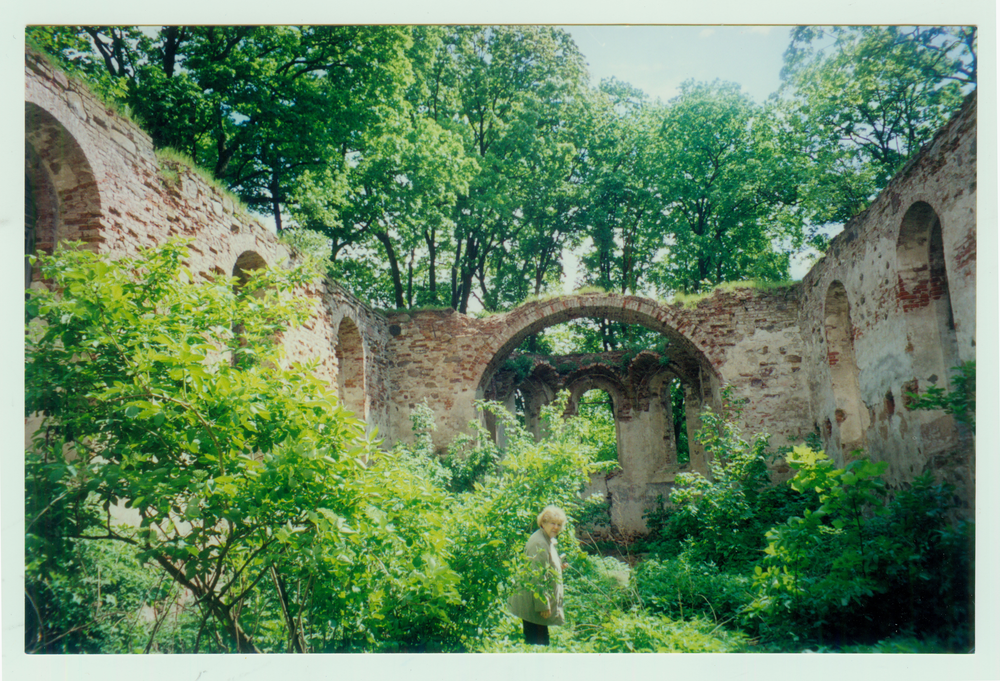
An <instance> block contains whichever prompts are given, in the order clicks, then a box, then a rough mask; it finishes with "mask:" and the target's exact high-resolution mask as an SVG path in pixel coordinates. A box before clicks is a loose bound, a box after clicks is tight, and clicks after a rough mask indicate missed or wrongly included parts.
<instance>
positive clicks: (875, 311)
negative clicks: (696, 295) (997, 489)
mask: <svg viewBox="0 0 1000 681" xmlns="http://www.w3.org/2000/svg"><path fill="white" fill-rule="evenodd" d="M915 206H917V207H918V208H919V209H920V210H918V211H916V212H917V213H922V214H924V215H926V216H928V219H929V220H933V218H934V216H936V217H937V218H938V219H939V221H940V235H941V236H940V238H941V243H942V245H943V256H944V267H945V271H946V286H947V292H948V294H949V295H948V296H943V294H944V290H943V286H944V285H945V281H943V280H942V277H941V272H940V270H939V268H938V272H937V273H936V276H930V275H935V272H934V271H933V270H934V269H935V268H934V267H933V266H932V264H930V262H929V261H930V260H932V259H933V258H931V257H929V256H928V255H926V252H927V250H928V248H930V245H929V244H928V243H926V242H925V241H922V240H921V239H924V238H925V236H926V235H921V237H920V238H919V239H917V240H916V241H918V242H919V244H918V245H919V247H920V249H923V250H922V253H923V255H921V256H920V257H916V260H918V261H919V260H920V259H921V258H922V259H923V264H920V265H919V266H917V267H916V268H914V269H916V270H917V271H918V272H917V275H918V276H919V275H921V274H923V275H928V276H927V277H926V280H925V281H924V283H923V285H921V286H910V285H909V284H908V282H907V279H911V278H912V277H913V276H914V275H912V274H908V273H907V272H906V271H905V270H906V269H907V267H906V265H905V263H903V262H901V259H902V258H903V257H904V256H905V254H904V253H902V252H901V251H900V248H899V246H900V238H901V237H900V235H901V231H902V230H903V224H904V218H905V217H906V216H907V214H908V213H909V212H910V211H911V209H914V207H915ZM929 211H933V212H932V213H930V212H929ZM911 215H912V213H911ZM910 259H911V260H912V259H913V257H910ZM975 279H976V98H975V95H972V96H971V97H970V98H969V99H968V100H967V101H966V103H965V105H964V107H963V108H962V110H961V112H960V113H959V114H958V115H957V116H956V117H955V118H954V119H953V120H952V121H951V122H950V123H949V124H948V125H947V126H946V127H945V128H943V129H942V130H941V131H940V132H939V133H938V135H937V136H936V137H935V139H934V140H933V141H932V142H931V143H930V144H929V145H928V146H927V147H926V148H925V149H924V150H923V152H922V153H921V155H920V156H919V157H918V158H917V159H915V160H914V161H913V162H912V163H911V164H910V165H909V166H908V167H907V168H905V169H904V170H903V171H902V172H901V173H900V174H899V175H897V176H896V177H895V178H894V179H893V180H892V181H891V182H890V184H889V186H888V187H887V188H886V189H885V190H884V191H883V192H882V193H881V194H880V195H879V197H878V198H877V199H876V200H875V201H874V202H873V203H872V205H871V206H870V207H869V208H868V210H866V211H865V212H864V213H862V214H861V215H859V216H858V217H856V218H855V219H853V220H852V221H851V222H849V223H848V224H847V225H846V226H845V228H844V231H843V232H842V233H841V234H839V235H838V236H837V237H836V238H835V239H834V240H833V242H832V243H831V245H830V248H829V250H828V251H827V254H826V256H825V257H824V258H823V259H822V260H821V261H820V262H819V263H817V264H816V265H815V266H814V267H813V268H812V270H811V271H810V272H809V273H808V274H807V275H806V276H805V277H804V279H803V281H802V291H803V293H802V296H801V314H800V320H801V321H800V323H801V325H802V328H803V333H804V337H803V341H804V345H805V351H804V357H805V363H806V364H805V366H806V370H807V375H808V380H809V395H810V401H811V411H812V413H813V418H814V427H816V428H818V429H820V431H821V432H822V433H823V436H824V439H825V441H826V445H827V450H828V451H829V452H831V453H832V454H834V455H835V456H837V457H838V458H839V459H840V460H841V461H843V458H844V455H845V452H843V451H842V445H843V444H844V443H842V442H841V438H840V433H839V428H838V423H837V414H836V412H837V408H838V400H837V395H836V394H835V391H834V389H833V384H832V380H831V361H833V363H834V366H836V363H837V361H839V360H840V358H839V357H837V356H834V355H833V354H832V353H830V351H829V348H828V347H827V345H828V339H827V335H828V334H826V333H825V329H824V326H825V324H826V320H827V317H829V315H828V314H827V313H826V311H825V306H826V304H827V298H828V292H829V291H830V290H831V286H833V285H834V284H835V283H836V282H839V283H840V284H842V285H843V289H844V291H845V292H846V298H847V302H848V304H849V315H850V323H851V325H852V327H853V328H852V329H851V330H850V333H851V338H852V339H853V354H854V366H853V367H851V368H852V370H853V373H854V374H855V376H856V379H855V380H856V381H857V392H858V398H859V400H860V404H861V406H860V410H861V411H862V412H866V414H865V413H862V414H861V416H862V417H863V420H867V422H868V426H867V428H865V429H864V433H863V437H862V441H861V442H859V443H858V444H859V445H861V446H864V447H865V449H866V451H867V452H869V453H871V454H872V455H873V456H874V457H875V458H879V459H882V460H885V461H888V462H889V464H890V468H889V472H888V478H889V480H890V481H891V482H893V483H900V482H903V481H906V480H910V479H912V478H913V477H914V476H915V475H917V474H919V473H921V472H922V471H923V470H925V469H927V468H933V469H940V468H946V469H948V470H947V472H945V473H943V475H944V476H945V477H948V478H949V479H951V481H952V482H955V483H958V484H959V485H960V486H964V487H966V488H967V489H971V484H972V479H973V478H972V476H973V470H972V467H973V462H972V456H971V440H970V439H969V438H968V437H967V436H968V433H965V432H959V430H958V429H957V428H956V425H955V424H954V422H953V421H952V419H951V418H950V417H947V416H944V415H943V414H942V412H928V411H910V410H908V409H907V408H906V403H907V401H908V400H907V398H906V396H905V393H906V392H907V391H915V390H917V389H919V390H921V391H923V390H925V389H926V388H927V386H928V385H930V384H932V383H933V382H934V381H933V380H928V379H936V380H937V383H938V385H942V386H945V387H947V384H948V382H947V378H946V376H947V371H948V369H950V367H952V366H955V365H957V364H958V363H959V362H963V361H967V360H973V359H975V356H976V348H975V345H976V302H975V301H976V284H975ZM932 304H934V305H937V306H938V307H942V306H944V305H946V304H947V305H948V306H949V307H950V312H951V316H952V320H951V322H949V320H947V319H946V318H941V319H936V320H932V318H931V316H930V315H923V316H921V315H919V314H915V313H917V312H918V311H919V310H920V309H926V308H928V307H929V306H930V305H932ZM945 316H946V315H945ZM949 326H953V330H950V329H949V328H948V327H949ZM948 348H950V350H949V349H948ZM927 353H936V354H940V355H942V357H940V358H938V360H937V362H936V363H937V365H938V366H937V369H935V370H934V371H933V372H932V373H931V375H930V376H927V375H923V376H921V375H920V374H921V371H920V366H918V365H920V364H928V363H929V361H928V360H927V359H926V358H922V357H921V355H922V354H927ZM942 369H943V375H942V371H941V370H942ZM828 423H829V425H828ZM956 443H964V444H962V446H961V447H959V448H960V449H964V450H965V452H966V454H965V456H963V457H960V460H958V461H944V460H940V459H938V458H937V457H939V456H942V455H945V454H948V453H950V452H953V451H954V450H955V448H956Z"/></svg>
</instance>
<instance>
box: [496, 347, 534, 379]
mask: <svg viewBox="0 0 1000 681" xmlns="http://www.w3.org/2000/svg"><path fill="white" fill-rule="evenodd" d="M534 368H535V358H534V357H531V356H530V355H524V354H512V355H511V356H510V357H508V358H507V359H505V360H504V363H503V367H502V369H503V371H512V372H513V373H514V383H521V382H522V381H524V379H526V378H527V377H528V376H529V375H531V371H532V369H534Z"/></svg>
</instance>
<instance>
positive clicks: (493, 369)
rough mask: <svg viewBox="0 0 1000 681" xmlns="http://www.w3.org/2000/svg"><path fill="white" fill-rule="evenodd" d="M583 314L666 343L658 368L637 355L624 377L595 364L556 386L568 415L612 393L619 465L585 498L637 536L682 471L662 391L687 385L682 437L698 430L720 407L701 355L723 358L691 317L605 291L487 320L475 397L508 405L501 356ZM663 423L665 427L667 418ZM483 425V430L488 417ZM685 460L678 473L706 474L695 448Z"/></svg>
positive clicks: (595, 480)
mask: <svg viewBox="0 0 1000 681" xmlns="http://www.w3.org/2000/svg"><path fill="white" fill-rule="evenodd" d="M586 317H590V318H603V319H608V320H611V321H614V322H619V323H623V324H638V325H640V326H643V327H645V328H647V329H651V330H653V331H655V332H657V333H659V334H661V335H662V336H663V337H665V338H666V339H667V346H666V353H667V355H668V356H669V360H668V361H667V362H665V363H662V364H661V361H660V360H661V358H660V357H658V356H657V354H656V353H640V355H639V356H638V357H636V358H634V359H632V360H630V361H629V362H628V367H627V370H626V373H627V376H621V375H619V374H616V373H615V372H614V371H611V370H608V369H607V368H606V367H602V366H601V365H600V364H587V365H585V366H582V367H581V368H580V369H579V370H578V371H576V372H575V373H570V374H569V375H567V376H565V377H563V379H562V380H561V381H559V384H560V385H562V386H563V387H564V388H565V389H567V390H569V391H570V393H571V397H570V402H571V403H570V409H571V410H572V406H573V400H574V399H578V398H579V396H580V394H582V392H583V391H584V390H586V389H589V388H598V389H601V390H605V391H607V392H608V394H609V395H611V396H612V399H613V400H614V403H615V422H616V438H617V442H618V457H619V459H618V460H619V465H620V468H619V469H618V470H617V471H616V472H614V473H611V474H610V475H603V474H601V475H596V476H592V478H591V486H590V493H599V494H602V495H603V496H604V497H605V499H606V500H607V501H608V503H609V512H610V513H611V517H612V525H613V526H614V527H616V528H618V529H620V530H622V531H642V529H643V528H644V527H645V522H644V520H643V514H644V512H646V511H647V510H649V509H650V508H651V507H652V506H653V504H655V502H656V499H657V498H659V497H662V496H665V495H666V494H667V493H668V488H669V487H670V485H672V482H673V479H674V475H675V474H676V473H677V472H679V471H680V470H681V467H679V466H678V464H677V457H676V447H675V445H676V443H675V442H674V441H673V439H672V437H669V436H672V434H673V427H672V425H671V426H669V433H668V426H667V424H666V422H665V420H666V419H667V418H668V417H671V413H670V408H669V406H666V407H664V406H663V394H664V393H663V390H664V388H663V386H664V385H667V384H668V383H669V381H670V380H673V379H675V378H676V379H680V380H682V381H683V383H684V384H685V385H686V386H687V394H688V399H687V400H686V405H689V411H688V415H687V417H686V418H687V428H688V432H693V431H694V430H696V429H697V427H698V425H699V422H700V416H699V414H700V409H701V407H703V406H711V407H712V408H713V409H715V410H718V409H719V408H720V407H721V387H722V382H723V381H722V377H721V376H720V373H719V371H718V369H717V367H716V366H715V364H714V363H713V361H712V359H711V358H710V356H709V354H708V352H706V351H705V350H708V351H709V352H715V353H716V361H717V362H721V360H722V356H721V353H719V348H718V347H717V345H716V344H713V343H710V340H709V336H708V335H707V334H705V333H704V331H703V329H702V328H701V326H700V324H699V323H698V322H699V320H700V319H701V316H700V315H699V313H698V312H696V311H692V310H689V309H685V308H683V307H681V306H666V305H662V304H660V303H657V302H656V301H653V300H649V299H645V298H639V297H635V296H623V295H616V294H606V293H602V294H577V295H567V296H561V297H558V298H553V299H549V300H545V301H539V302H529V303H525V304H524V305H521V306H520V307H518V308H517V309H515V310H513V311H511V312H509V313H507V314H505V315H497V316H496V317H491V318H490V323H491V324H490V329H491V332H490V333H488V335H486V337H485V338H484V339H483V345H482V349H481V350H480V351H479V352H477V359H478V362H479V363H478V366H476V367H475V371H476V372H478V373H474V375H476V376H478V384H477V388H476V397H477V398H483V397H487V396H491V393H494V392H496V393H498V394H497V395H495V397H498V398H500V400H501V401H505V402H508V403H509V402H511V400H510V399H509V398H508V399H506V400H504V398H505V397H506V391H508V390H513V389H515V388H516V386H513V385H511V384H510V379H509V378H507V377H505V376H504V373H505V372H504V371H503V369H502V367H503V364H504V361H505V360H506V358H507V357H508V356H510V354H511V353H512V352H513V351H514V350H515V349H516V348H517V347H519V346H520V345H521V343H522V341H524V339H525V338H527V337H528V336H530V335H532V334H535V333H538V332H539V331H541V330H543V329H545V328H548V327H550V326H554V325H556V324H561V323H564V322H568V321H572V320H574V319H581V318H586ZM702 348H704V349H705V350H703V349H702ZM538 368H539V367H536V372H535V373H537V370H538ZM541 368H545V367H544V366H541ZM549 368H550V369H551V367H549ZM602 369H603V370H604V371H603V372H602ZM553 371H554V370H553ZM550 373H551V371H550ZM605 373H607V374H608V375H607V376H605V375H604V374H605ZM533 375H534V374H532V376H533ZM494 376H497V377H498V383H497V384H493V378H494ZM530 379H531V376H529V380H530ZM623 379H624V382H623ZM536 392H537V391H536ZM526 401H527V400H526ZM535 406H536V407H537V405H535ZM528 411H529V410H528V409H526V410H525V417H526V418H529V417H530V416H531V415H529V414H528ZM670 420H671V422H672V418H670ZM486 425H487V427H489V426H490V423H489V420H488V419H487V423H486ZM536 435H537V433H536ZM690 463H691V465H690V466H685V468H691V469H693V470H699V471H700V472H703V473H704V472H707V465H708V463H707V461H706V459H705V456H704V452H703V451H702V450H701V449H700V448H698V449H697V452H695V453H693V454H692V457H691V462H690Z"/></svg>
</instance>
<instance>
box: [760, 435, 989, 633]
mask: <svg viewBox="0 0 1000 681" xmlns="http://www.w3.org/2000/svg"><path fill="white" fill-rule="evenodd" d="M789 463H790V465H791V466H792V468H793V469H794V470H795V471H796V474H795V478H794V479H793V480H792V486H793V487H795V488H797V489H803V488H810V489H815V490H816V491H817V492H818V493H819V497H818V502H819V503H818V505H817V506H816V507H815V508H812V509H807V510H806V511H805V512H804V513H803V514H802V515H801V516H796V517H792V518H790V519H788V521H786V522H785V523H783V524H781V525H778V526H776V527H774V528H772V530H770V531H769V532H768V533H767V538H768V547H767V550H766V553H767V557H766V558H765V560H764V561H763V563H762V564H761V565H759V566H757V567H756V568H755V570H754V599H753V601H752V602H751V604H750V605H749V606H748V607H747V609H746V611H745V612H746V618H747V622H748V623H749V624H750V625H751V626H756V627H758V630H759V631H760V633H761V634H763V635H764V636H765V637H767V638H769V639H771V640H781V639H784V640H791V641H800V642H801V641H818V642H820V643H834V644H837V645H843V644H847V643H859V642H860V643H873V642H875V641H877V640H879V639H881V638H885V637H886V636H890V635H898V634H911V633H920V634H928V635H935V636H939V637H942V638H945V639H947V640H950V641H952V642H953V645H954V646H955V647H956V649H961V648H963V647H964V646H966V645H968V644H969V642H970V641H971V621H972V619H971V605H972V597H971V585H972V566H971V560H972V548H971V537H972V533H971V527H970V525H969V524H968V523H964V522H958V523H952V521H951V520H950V519H949V517H950V515H951V514H952V511H953V509H954V499H953V495H952V494H951V490H950V489H949V488H948V487H947V486H944V485H939V484H935V483H934V482H933V480H932V478H931V477H930V476H922V477H920V478H918V479H917V480H916V481H915V482H914V484H913V486H912V487H911V488H910V489H909V490H907V491H904V492H901V493H899V494H897V496H896V498H895V499H893V500H892V501H891V502H889V503H888V504H886V503H884V501H885V497H886V489H885V484H884V482H883V481H882V479H881V477H880V476H881V474H882V472H883V471H884V469H885V466H886V464H884V463H873V462H870V461H868V460H866V459H857V460H855V461H852V462H850V463H849V464H848V465H847V466H846V467H844V468H841V469H838V468H835V467H834V465H833V463H832V462H831V461H830V460H829V459H827V458H826V456H825V455H824V454H823V453H822V452H814V451H812V450H811V449H809V448H807V447H796V448H795V450H794V451H793V453H792V454H791V455H789Z"/></svg>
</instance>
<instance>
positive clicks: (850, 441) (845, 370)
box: [824, 281, 870, 453]
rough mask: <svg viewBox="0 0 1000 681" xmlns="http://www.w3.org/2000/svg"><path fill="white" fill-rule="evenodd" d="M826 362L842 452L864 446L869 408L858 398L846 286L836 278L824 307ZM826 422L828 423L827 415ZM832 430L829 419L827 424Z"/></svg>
mask: <svg viewBox="0 0 1000 681" xmlns="http://www.w3.org/2000/svg"><path fill="white" fill-rule="evenodd" d="M824 310H825V311H824V316H825V323H824V326H825V329H826V344H827V362H828V363H829V365H830V379H831V381H832V383H833V395H834V398H835V400H836V407H835V409H834V413H833V414H832V415H831V416H832V420H833V422H835V423H836V424H837V426H838V432H839V434H840V448H841V450H842V451H843V452H845V453H846V452H850V451H852V450H854V449H860V448H863V447H864V442H865V436H866V432H867V430H868V426H869V425H870V418H869V414H868V410H867V409H866V408H864V405H863V404H862V401H861V389H860V387H859V385H858V367H857V363H856V361H855V359H854V325H853V324H852V323H851V306H850V302H849V301H848V298H847V290H846V289H845V288H844V285H843V284H842V283H840V282H839V281H835V282H833V283H832V284H830V288H829V289H828V290H827V293H826V306H825V308H824ZM827 423H830V420H829V419H828V421H827ZM830 430H831V431H832V423H831V424H830Z"/></svg>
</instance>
